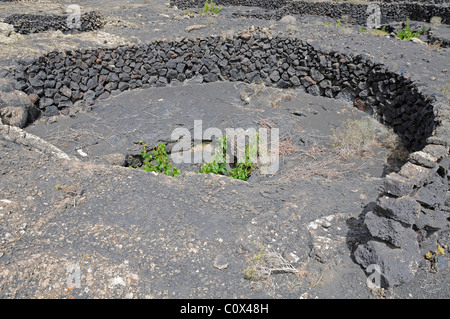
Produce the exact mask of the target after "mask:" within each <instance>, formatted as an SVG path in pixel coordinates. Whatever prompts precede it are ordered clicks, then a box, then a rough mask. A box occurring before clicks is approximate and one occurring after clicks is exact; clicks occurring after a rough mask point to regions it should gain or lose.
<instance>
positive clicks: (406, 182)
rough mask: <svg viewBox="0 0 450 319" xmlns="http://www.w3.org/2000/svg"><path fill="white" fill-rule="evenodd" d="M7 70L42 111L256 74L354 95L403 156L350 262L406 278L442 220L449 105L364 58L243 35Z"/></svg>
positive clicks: (395, 279) (282, 83) (52, 59)
mask: <svg viewBox="0 0 450 319" xmlns="http://www.w3.org/2000/svg"><path fill="white" fill-rule="evenodd" d="M13 76H14V79H15V81H16V82H15V85H16V89H18V90H22V91H24V92H26V93H27V94H28V95H29V96H30V99H31V100H32V101H34V102H35V105H36V106H38V107H39V109H40V110H41V111H42V112H44V114H47V115H54V114H58V112H59V111H60V110H64V109H65V108H67V107H71V106H73V105H74V104H79V103H93V101H94V100H95V99H105V98H108V97H109V96H110V95H111V94H114V93H116V92H121V91H124V90H128V89H133V88H138V87H143V88H145V87H150V86H165V85H168V84H175V83H180V82H184V81H190V82H193V83H204V82H213V81H226V80H227V81H243V82H261V81H262V82H263V83H265V84H266V85H269V86H274V87H278V88H296V89H299V90H304V91H306V92H308V93H310V94H313V95H322V96H326V97H330V98H343V99H347V100H350V101H355V100H356V99H358V100H359V103H363V104H364V105H365V106H366V107H368V108H372V109H373V110H374V113H375V114H376V115H377V116H378V118H379V120H380V121H381V122H383V123H385V124H387V125H390V126H391V127H393V128H394V130H395V131H396V132H397V133H398V134H399V135H400V136H401V137H402V138H403V141H404V143H405V145H406V146H407V147H408V148H409V150H410V151H411V152H412V153H411V155H410V159H409V161H408V162H407V163H406V164H405V165H404V166H403V167H402V169H401V170H400V171H399V172H398V173H392V174H390V175H388V176H387V177H386V179H385V191H384V193H383V194H381V196H380V198H379V200H378V203H377V208H376V210H375V211H374V212H370V213H368V214H367V215H366V216H365V224H366V226H367V228H368V230H369V232H370V233H371V235H372V236H373V237H372V240H370V241H368V242H367V243H364V244H361V245H360V246H359V247H358V248H357V250H356V251H355V259H356V261H357V262H358V263H360V264H361V265H362V266H363V267H364V268H367V267H368V265H370V264H378V265H379V266H380V267H381V271H382V273H383V275H384V276H383V278H384V283H385V285H387V286H392V285H398V284H400V283H402V282H405V281H408V280H410V279H412V278H413V277H414V273H415V271H416V269H417V265H418V261H419V260H420V258H421V256H420V253H419V250H418V242H419V240H420V237H418V235H421V236H423V235H427V234H429V233H430V232H433V231H436V230H438V229H440V228H443V227H446V225H448V218H449V214H448V211H449V208H448V206H450V199H449V198H448V196H447V191H448V175H449V169H450V168H449V163H450V160H449V158H448V151H449V136H450V132H449V128H450V124H449V121H448V119H449V116H448V115H449V106H448V102H447V101H443V100H441V99H440V97H439V96H438V97H435V96H434V95H433V94H430V92H428V91H426V90H425V89H423V87H420V86H418V85H417V83H415V82H414V81H413V80H412V79H411V78H409V77H408V75H407V74H404V73H401V72H394V71H392V70H389V69H388V68H387V67H385V66H384V65H381V64H379V63H377V62H375V61H373V60H370V59H367V58H366V57H365V56H363V55H357V56H350V55H347V54H342V53H339V52H333V51H330V52H322V51H321V50H319V49H317V48H315V47H313V46H312V45H310V44H308V43H306V42H303V41H300V40H298V39H296V38H294V37H273V38H272V37H271V36H267V35H258V34H255V35H250V34H242V35H239V36H235V37H233V38H227V39H223V38H220V37H208V38H199V39H187V38H186V39H184V40H182V41H180V42H167V41H155V42H152V43H149V44H141V45H137V44H136V45H131V46H119V47H117V48H113V49H110V48H101V49H95V50H80V51H67V52H51V53H48V54H46V55H45V56H42V57H40V58H38V59H36V60H33V61H26V62H25V61H22V64H19V65H18V66H17V67H16V68H15V70H14V75H13Z"/></svg>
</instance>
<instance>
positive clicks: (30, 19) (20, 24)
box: [4, 11, 103, 34]
mask: <svg viewBox="0 0 450 319" xmlns="http://www.w3.org/2000/svg"><path fill="white" fill-rule="evenodd" d="M67 17H68V15H56V14H46V15H37V14H23V13H16V14H13V15H10V16H8V17H6V18H5V20H4V22H5V23H8V24H11V25H13V26H14V31H15V32H17V33H21V34H28V33H37V32H44V31H48V30H60V31H62V32H64V33H67V32H72V31H82V32H86V31H92V30H97V29H100V28H101V27H102V26H103V21H102V18H101V15H100V13H99V12H96V11H91V12H87V13H84V14H82V15H81V16H80V26H79V28H71V27H70V26H69V25H68V24H67Z"/></svg>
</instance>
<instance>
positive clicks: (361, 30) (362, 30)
mask: <svg viewBox="0 0 450 319" xmlns="http://www.w3.org/2000/svg"><path fill="white" fill-rule="evenodd" d="M359 32H362V33H367V30H364V29H363V28H361V27H359Z"/></svg>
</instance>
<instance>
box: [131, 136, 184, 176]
mask: <svg viewBox="0 0 450 319" xmlns="http://www.w3.org/2000/svg"><path fill="white" fill-rule="evenodd" d="M139 144H141V145H143V146H144V150H143V151H142V152H141V156H142V158H143V159H144V163H143V165H142V169H143V170H144V171H146V172H157V173H164V174H166V175H169V176H173V177H177V176H178V175H180V174H181V171H180V170H179V169H177V168H176V167H175V166H173V164H172V163H171V162H170V161H169V156H168V155H167V152H166V144H159V145H157V146H155V147H154V148H153V150H152V153H149V152H147V144H145V143H144V142H143V141H139Z"/></svg>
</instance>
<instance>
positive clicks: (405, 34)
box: [397, 19, 427, 40]
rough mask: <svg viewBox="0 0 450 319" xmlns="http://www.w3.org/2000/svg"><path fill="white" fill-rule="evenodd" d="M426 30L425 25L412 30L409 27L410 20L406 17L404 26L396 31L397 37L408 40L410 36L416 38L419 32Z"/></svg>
mask: <svg viewBox="0 0 450 319" xmlns="http://www.w3.org/2000/svg"><path fill="white" fill-rule="evenodd" d="M426 30H427V28H426V27H424V28H423V29H421V30H419V31H417V32H414V31H413V30H412V29H411V20H410V19H406V26H405V27H404V28H403V29H401V30H400V32H399V33H397V37H398V38H400V39H402V40H410V39H412V38H418V37H419V35H420V34H422V33H424V32H425V31H426Z"/></svg>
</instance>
